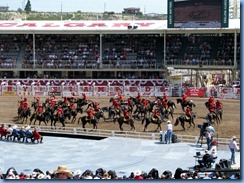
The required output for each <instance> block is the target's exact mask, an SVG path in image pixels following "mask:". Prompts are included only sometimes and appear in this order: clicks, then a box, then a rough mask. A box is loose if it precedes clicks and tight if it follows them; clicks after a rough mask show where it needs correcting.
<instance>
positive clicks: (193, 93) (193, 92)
mask: <svg viewBox="0 0 244 183" xmlns="http://www.w3.org/2000/svg"><path fill="white" fill-rule="evenodd" d="M204 92H205V89H204V88H187V89H186V95H187V96H190V97H204Z"/></svg>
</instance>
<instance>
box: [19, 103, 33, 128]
mask: <svg viewBox="0 0 244 183" xmlns="http://www.w3.org/2000/svg"><path fill="white" fill-rule="evenodd" d="M30 115H31V109H30V108H29V107H28V108H27V109H26V110H22V112H21V114H20V118H22V123H24V121H25V123H26V124H27V119H28V117H29V116H30Z"/></svg>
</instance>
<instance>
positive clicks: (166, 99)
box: [163, 93, 169, 102]
mask: <svg viewBox="0 0 244 183" xmlns="http://www.w3.org/2000/svg"><path fill="white" fill-rule="evenodd" d="M163 99H164V101H165V102H168V100H169V97H168V95H167V94H166V93H164V96H163Z"/></svg>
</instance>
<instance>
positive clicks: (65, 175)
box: [54, 166, 73, 179]
mask: <svg viewBox="0 0 244 183" xmlns="http://www.w3.org/2000/svg"><path fill="white" fill-rule="evenodd" d="M54 173H55V174H56V179H72V178H73V174H72V172H71V171H70V170H69V169H68V168H67V167H66V166H59V167H58V169H57V170H55V171H54Z"/></svg>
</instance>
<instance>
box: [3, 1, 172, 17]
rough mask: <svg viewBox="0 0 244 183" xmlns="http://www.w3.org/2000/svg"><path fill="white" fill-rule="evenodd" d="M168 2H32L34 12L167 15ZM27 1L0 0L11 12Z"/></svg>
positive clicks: (22, 6) (22, 7) (21, 6)
mask: <svg viewBox="0 0 244 183" xmlns="http://www.w3.org/2000/svg"><path fill="white" fill-rule="evenodd" d="M167 1H168V0H30V2H31V8H32V11H43V12H60V11H61V7H62V11H63V12H77V11H79V10H80V11H81V12H104V11H108V12H115V13H121V12H122V11H123V9H124V8H129V7H135V8H140V11H141V12H142V13H159V14H167ZM26 2H27V0H0V6H8V7H9V10H17V9H18V8H21V9H24V7H25V4H26Z"/></svg>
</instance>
